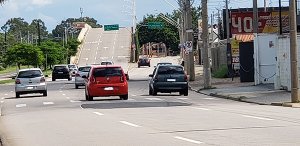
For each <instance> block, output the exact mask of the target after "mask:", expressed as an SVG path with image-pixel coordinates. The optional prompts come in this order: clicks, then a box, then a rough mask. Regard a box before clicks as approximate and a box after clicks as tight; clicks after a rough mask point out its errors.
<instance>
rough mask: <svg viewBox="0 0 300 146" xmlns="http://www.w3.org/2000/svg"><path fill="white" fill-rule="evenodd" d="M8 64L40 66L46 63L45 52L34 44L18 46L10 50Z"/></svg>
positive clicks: (8, 51) (7, 56)
mask: <svg viewBox="0 0 300 146" xmlns="http://www.w3.org/2000/svg"><path fill="white" fill-rule="evenodd" d="M5 60H6V64H8V65H12V64H16V65H17V66H18V68H19V69H20V66H21V65H32V66H40V65H42V63H43V61H44V56H43V52H42V51H41V50H40V48H38V47H37V46H34V45H32V44H24V43H22V44H17V45H14V46H13V47H11V48H9V49H8V50H7V53H6V59H5Z"/></svg>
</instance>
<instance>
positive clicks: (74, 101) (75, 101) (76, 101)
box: [70, 100, 81, 103]
mask: <svg viewBox="0 0 300 146" xmlns="http://www.w3.org/2000/svg"><path fill="white" fill-rule="evenodd" d="M70 102H72V103H79V102H81V101H79V100H70Z"/></svg>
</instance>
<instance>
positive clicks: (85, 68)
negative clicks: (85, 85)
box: [78, 67, 91, 72]
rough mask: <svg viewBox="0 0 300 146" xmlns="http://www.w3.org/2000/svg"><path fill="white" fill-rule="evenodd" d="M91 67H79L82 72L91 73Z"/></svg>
mask: <svg viewBox="0 0 300 146" xmlns="http://www.w3.org/2000/svg"><path fill="white" fill-rule="evenodd" d="M90 69H91V67H79V68H78V70H79V71H81V72H89V71H90Z"/></svg>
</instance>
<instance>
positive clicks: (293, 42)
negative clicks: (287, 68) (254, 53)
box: [290, 0, 300, 103]
mask: <svg viewBox="0 0 300 146" xmlns="http://www.w3.org/2000/svg"><path fill="white" fill-rule="evenodd" d="M290 21H291V22H290V49H291V50H290V56H291V87H292V92H291V98H292V103H298V102H299V101H300V100H299V93H298V91H299V87H298V81H299V79H298V67H297V65H298V59H297V54H298V53H297V52H298V50H297V24H296V2H295V0H290Z"/></svg>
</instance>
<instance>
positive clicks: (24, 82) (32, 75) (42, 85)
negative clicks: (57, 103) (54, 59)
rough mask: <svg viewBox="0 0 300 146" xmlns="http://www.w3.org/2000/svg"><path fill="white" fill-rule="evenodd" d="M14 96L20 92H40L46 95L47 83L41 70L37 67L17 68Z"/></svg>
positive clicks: (18, 95)
mask: <svg viewBox="0 0 300 146" xmlns="http://www.w3.org/2000/svg"><path fill="white" fill-rule="evenodd" d="M15 92H16V98H19V97H20V95H21V94H31V93H41V94H43V96H47V84H46V79H45V76H44V75H43V72H42V71H41V69H39V68H29V69H22V70H19V72H18V74H17V76H16V78H15Z"/></svg>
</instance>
